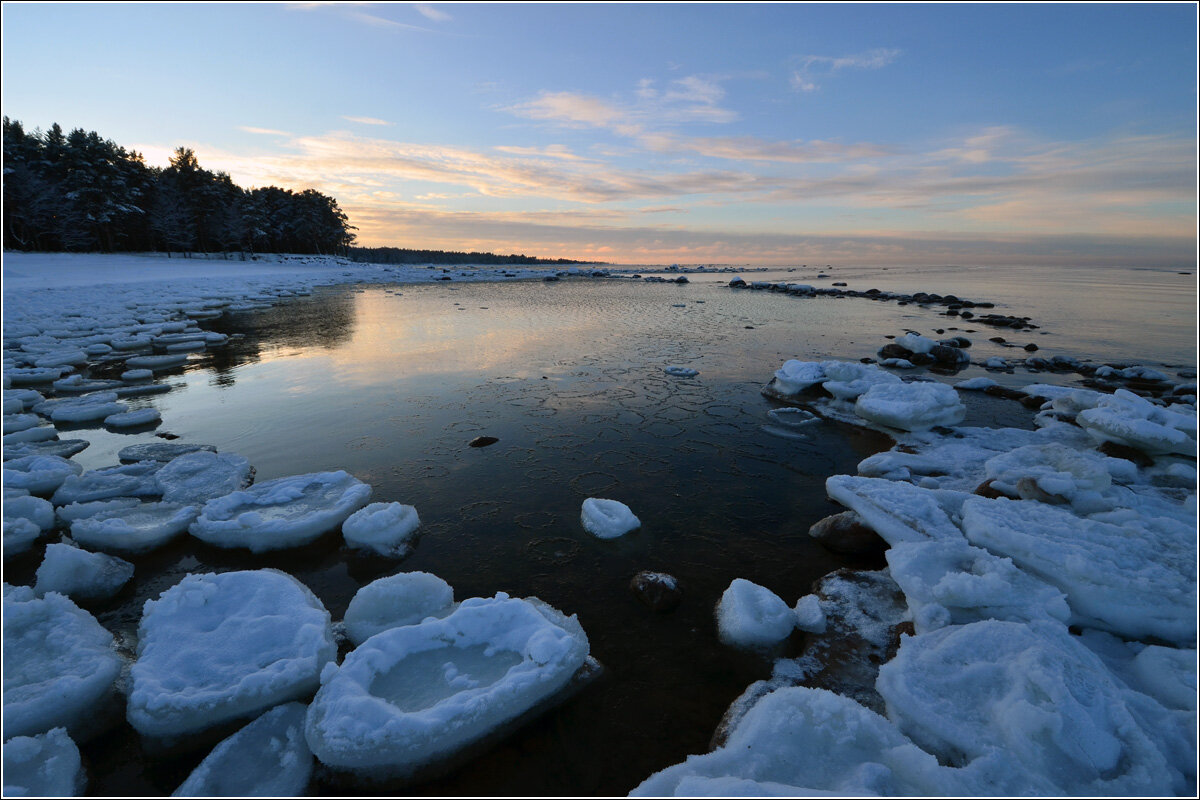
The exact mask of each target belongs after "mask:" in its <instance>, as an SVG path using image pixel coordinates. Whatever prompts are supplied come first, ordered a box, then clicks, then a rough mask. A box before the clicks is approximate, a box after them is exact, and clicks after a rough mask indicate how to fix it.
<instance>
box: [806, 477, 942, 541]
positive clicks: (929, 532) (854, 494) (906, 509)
mask: <svg viewBox="0 0 1200 800" xmlns="http://www.w3.org/2000/svg"><path fill="white" fill-rule="evenodd" d="M825 490H826V491H827V492H828V493H829V496H830V497H831V498H833V499H834V500H836V501H837V502H839V503H841V504H842V505H844V506H845V507H846V508H849V509H851V510H853V511H856V512H858V515H859V516H860V517H862V518H863V521H864V522H866V523H867V525H868V526H870V528H871V529H872V530H874V531H875V532H876V533H878V534H879V535H880V536H882V537H883V538H884V539H885V540H887V543H888V544H890V545H896V544H899V543H900V542H922V541H926V540H929V539H948V540H951V541H954V540H961V539H962V538H963V534H962V531H960V530H959V529H958V526H957V525H955V524H954V521H953V520H952V519H951V518H950V516H949V514H948V513H947V508H948V507H949V508H950V509H951V510H953V506H954V505H955V504H957V505H959V506H961V504H962V501H963V500H964V499H965V495H961V494H958V493H954V492H947V491H933V490H928V489H920V488H918V487H916V486H913V485H911V484H907V483H900V482H896V481H888V480H883V479H881V478H859V477H855V476H852V475H833V476H831V477H830V478H828V479H827V480H826V481H825Z"/></svg>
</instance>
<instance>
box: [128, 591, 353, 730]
mask: <svg viewBox="0 0 1200 800" xmlns="http://www.w3.org/2000/svg"><path fill="white" fill-rule="evenodd" d="M336 654H337V648H336V646H335V645H334V641H333V634H332V631H331V629H330V622H329V612H328V611H326V610H325V607H324V606H322V605H321V601H320V600H318V599H317V598H316V596H315V595H313V593H312V592H311V591H309V589H308V587H306V586H304V584H302V583H300V582H299V581H298V580H296V579H295V578H293V577H292V576H290V575H288V574H286V573H283V572H278V571H276V570H269V569H263V570H251V571H243V572H224V573H220V574H209V575H189V576H187V577H186V578H184V579H183V580H182V581H180V582H179V583H178V584H176V585H175V586H174V587H172V588H170V589H168V590H167V591H165V592H163V593H162V595H161V596H160V597H159V598H158V599H157V600H148V601H146V606H145V610H144V612H143V615H142V621H141V624H140V625H139V626H138V658H137V661H136V662H135V663H134V665H133V669H132V681H133V688H132V691H131V692H130V695H129V707H128V717H129V722H130V724H131V725H133V727H134V728H136V729H137V731H138V732H139V733H140V734H142V735H143V736H144V737H148V738H150V739H161V740H173V739H177V738H179V737H182V736H185V735H187V734H191V733H195V732H198V731H202V730H204V729H206V728H210V727H212V726H214V725H218V724H220V723H223V722H228V721H231V720H235V719H238V718H241V717H249V716H252V715H254V714H257V713H259V712H261V711H263V710H264V709H267V708H270V707H271V706H274V705H277V704H279V703H283V702H287V701H289V700H294V699H296V698H300V697H304V696H305V695H307V694H308V693H310V692H312V691H313V690H314V689H315V688H316V687H317V685H318V682H319V676H320V674H321V670H322V669H323V668H324V667H325V665H326V664H328V663H330V662H331V661H333V660H334V657H335V656H336Z"/></svg>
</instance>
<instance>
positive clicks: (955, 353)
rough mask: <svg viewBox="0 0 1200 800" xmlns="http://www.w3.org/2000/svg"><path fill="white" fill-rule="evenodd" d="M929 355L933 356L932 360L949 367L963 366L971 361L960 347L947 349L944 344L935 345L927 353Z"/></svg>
mask: <svg viewBox="0 0 1200 800" xmlns="http://www.w3.org/2000/svg"><path fill="white" fill-rule="evenodd" d="M929 355H931V356H933V358H934V360H936V361H937V362H938V363H939V364H948V365H951V366H955V365H958V364H965V363H966V362H968V361H970V360H971V357H970V356H969V355H967V351H965V350H963V349H962V348H961V347H948V346H947V345H944V344H935V345H934V346H933V349H931V350H930V351H929Z"/></svg>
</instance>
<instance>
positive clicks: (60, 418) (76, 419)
mask: <svg viewBox="0 0 1200 800" xmlns="http://www.w3.org/2000/svg"><path fill="white" fill-rule="evenodd" d="M128 410H129V407H128V406H127V405H125V404H124V403H118V402H116V401H112V402H104V401H96V400H91V399H89V398H88V397H87V396H84V397H81V398H79V401H78V402H75V401H65V402H63V403H62V404H61V405H56V406H54V409H53V410H52V411H51V412H50V419H52V420H54V421H55V422H66V423H72V424H76V423H81V422H95V421H96V420H98V419H104V418H106V417H110V416H114V415H117V414H121V413H124V412H125V411H128Z"/></svg>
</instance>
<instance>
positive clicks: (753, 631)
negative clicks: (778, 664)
mask: <svg viewBox="0 0 1200 800" xmlns="http://www.w3.org/2000/svg"><path fill="white" fill-rule="evenodd" d="M716 616H717V635H718V637H720V639H721V641H722V642H724V643H725V644H727V645H729V646H731V647H741V648H744V649H748V650H769V649H771V648H773V647H775V646H776V645H778V644H780V643H781V642H783V641H784V640H785V639H787V638H788V636H790V635H791V633H792V630H793V629H794V628H795V627H796V623H797V617H796V612H795V611H794V610H793V609H791V608H789V607H788V604H787V603H785V602H784V601H783V600H782V598H780V597H779V595H777V594H775V593H774V592H772V591H771V590H770V589H768V588H766V587H765V586H759V585H758V584H756V583H752V582H751V581H748V580H746V579H745V578H734V579H733V581H731V582H730V584H729V587H728V588H727V589H726V590H725V592H724V593H723V594H722V595H721V600H720V602H718V603H717V608H716Z"/></svg>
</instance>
